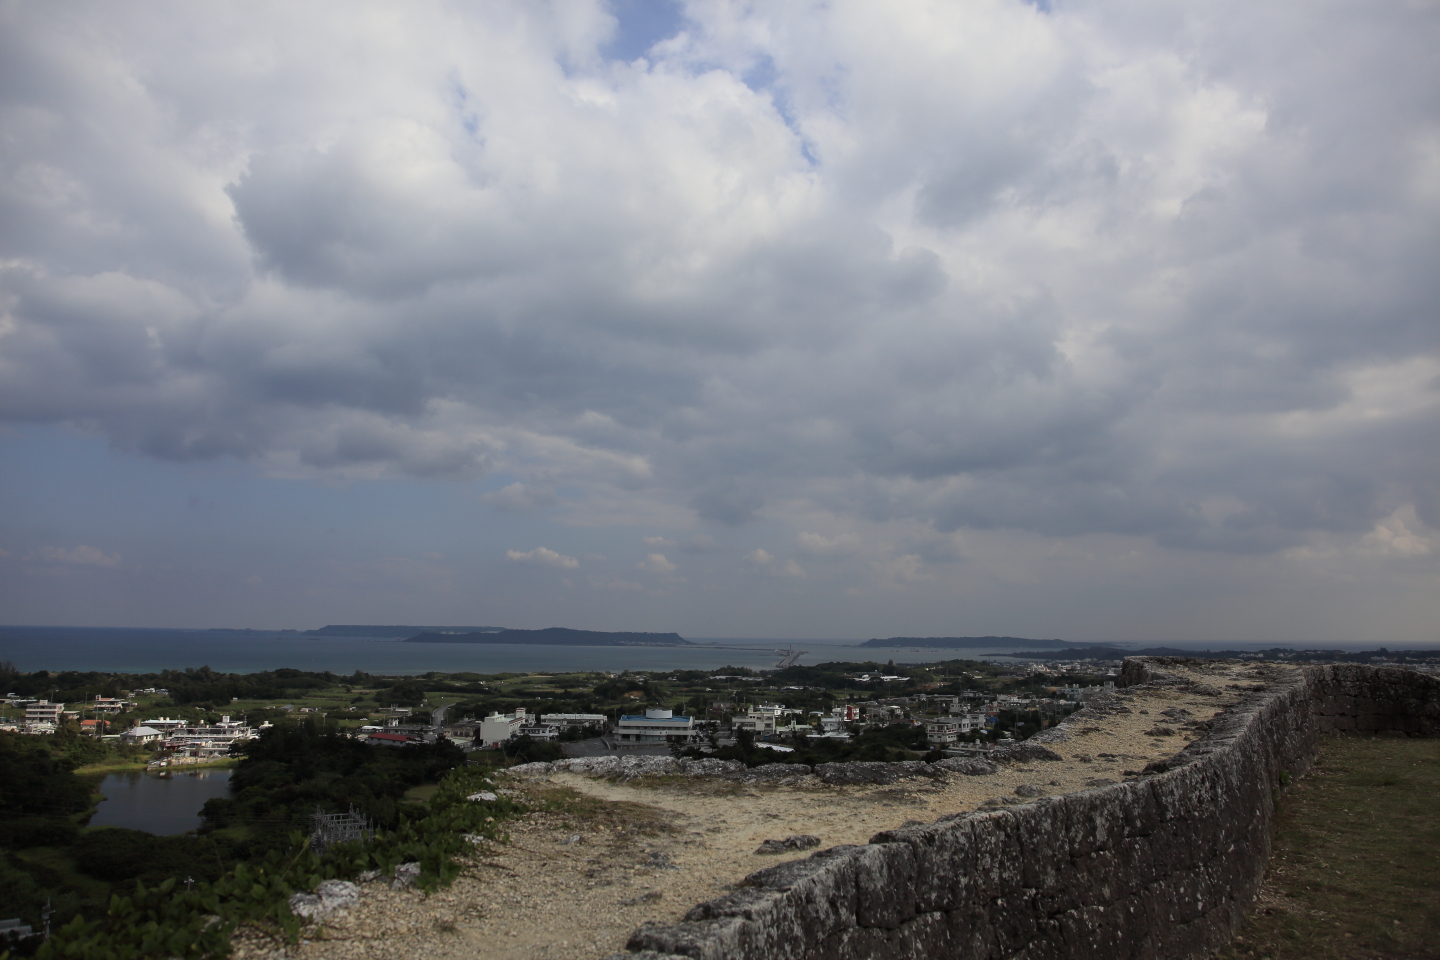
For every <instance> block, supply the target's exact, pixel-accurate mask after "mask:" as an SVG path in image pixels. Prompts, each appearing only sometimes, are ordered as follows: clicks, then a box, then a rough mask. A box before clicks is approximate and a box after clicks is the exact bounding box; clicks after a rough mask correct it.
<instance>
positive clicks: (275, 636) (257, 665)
mask: <svg viewBox="0 0 1440 960" xmlns="http://www.w3.org/2000/svg"><path fill="white" fill-rule="evenodd" d="M687 639H692V642H693V643H694V645H693V646H683V647H569V646H540V645H532V644H510V643H503V644H502V643H494V644H491V643H476V644H467V643H402V642H400V641H398V640H373V639H363V638H352V637H313V636H309V635H307V634H303V633H296V632H293V631H292V632H273V631H262V630H255V631H244V630H166V629H139V628H117V627H0V662H3V661H6V660H8V661H10V662H12V663H14V664H15V666H16V667H17V668H18V669H20V670H22V671H24V672H26V673H29V672H33V671H36V670H52V671H62V670H97V671H106V672H113V673H156V672H159V671H160V670H167V669H169V670H175V669H183V668H185V667H201V666H208V667H210V668H211V669H214V670H218V671H220V672H222V673H254V672H256V671H259V670H274V669H277V668H279V667H293V668H295V669H298V670H314V671H323V670H329V671H331V672H333V673H339V674H349V673H354V672H355V671H356V670H361V671H364V672H365V673H374V674H382V675H386V676H398V675H405V674H420V673H429V672H430V671H432V670H436V671H440V672H443V673H462V672H467V671H468V672H473V673H512V672H527V673H528V672H543V671H551V672H564V671H570V670H605V671H610V672H616V671H620V670H718V669H720V668H723V667H726V666H732V667H749V668H751V669H755V670H758V669H768V668H771V667H774V666H775V663H776V661H777V660H779V659H780V656H781V653H782V651H784V650H786V649H788V648H789V647H790V646H791V645H792V644H793V646H794V648H795V649H796V650H807V651H809V652H808V653H806V654H805V655H804V656H802V657H800V660H799V662H800V663H801V664H807V665H808V664H816V663H826V662H833V661H843V660H850V661H856V660H875V661H879V662H881V663H883V662H885V661H887V660H894V661H895V662H896V663H924V662H933V661H936V660H957V659H977V658H979V657H982V656H983V657H991V656H1003V655H1004V654H1006V653H1010V652H1013V650H1010V649H1007V648H1000V647H997V648H987V649H965V650H937V649H933V648H930V649H925V648H914V647H910V648H904V649H899V648H896V649H884V648H873V647H866V648H858V647H857V646H856V644H857V643H858V641H853V640H852V641H845V640H800V641H791V640H764V639H759V640H757V639H753V638H752V639H724V638H704V639H694V638H687ZM1162 643H1163V645H1165V646H1171V647H1179V648H1182V649H1192V650H1205V649H1207V648H1208V649H1214V650H1220V649H1231V650H1258V649H1262V648H1265V647H1273V646H1294V647H1296V648H1301V647H1303V646H1307V645H1302V644H1287V643H1226V642H1223V641H1212V642H1209V643H1187V642H1175V641H1159V642H1147V643H1114V644H1112V645H1113V646H1117V647H1120V648H1122V649H1136V648H1139V647H1147V646H1153V645H1160V644H1162ZM1313 646H1316V647H1324V648H1325V649H1344V650H1373V649H1375V648H1376V647H1377V646H1380V644H1379V643H1377V642H1375V641H1366V642H1353V643H1317V644H1313ZM1409 646H1419V645H1418V644H1392V645H1391V649H1401V648H1404V647H1409ZM1428 646H1434V644H1430V645H1428ZM3 693H4V691H0V694H3Z"/></svg>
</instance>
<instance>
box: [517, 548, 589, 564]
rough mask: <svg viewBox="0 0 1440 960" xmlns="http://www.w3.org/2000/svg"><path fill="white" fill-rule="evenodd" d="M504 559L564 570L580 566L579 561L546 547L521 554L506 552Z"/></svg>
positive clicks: (518, 552) (519, 552)
mask: <svg viewBox="0 0 1440 960" xmlns="http://www.w3.org/2000/svg"><path fill="white" fill-rule="evenodd" d="M505 559H506V560H509V561H511V562H512V563H539V564H543V565H544V566H547V567H564V568H566V569H573V568H574V567H578V566H580V561H579V560H576V559H575V558H574V557H567V556H565V555H564V554H562V553H557V552H555V551H554V550H551V549H549V548H547V547H536V548H535V549H534V550H526V551H524V552H523V553H522V552H521V551H519V550H506V551H505Z"/></svg>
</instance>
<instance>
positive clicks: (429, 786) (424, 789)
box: [403, 783, 440, 802]
mask: <svg viewBox="0 0 1440 960" xmlns="http://www.w3.org/2000/svg"><path fill="white" fill-rule="evenodd" d="M439 792H440V784H438V783H422V784H420V785H419V786H418V787H411V788H410V789H409V790H406V791H405V796H404V798H403V799H406V800H419V801H421V802H425V801H428V800H429V799H430V798H431V797H433V796H435V794H437V793H439Z"/></svg>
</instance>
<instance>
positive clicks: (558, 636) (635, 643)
mask: <svg viewBox="0 0 1440 960" xmlns="http://www.w3.org/2000/svg"><path fill="white" fill-rule="evenodd" d="M405 642H406V643H523V644H547V645H554V646H570V647H682V646H683V647H688V646H692V644H691V643H690V641H689V640H686V639H685V638H684V637H682V636H680V634H678V633H623V632H622V633H605V632H603V631H600V630H571V629H570V628H568V627H547V628H545V629H544V630H486V631H477V632H474V633H439V632H437V631H434V630H427V631H425V632H423V633H419V634H416V635H415V636H413V637H409V638H407V639H406V640H405Z"/></svg>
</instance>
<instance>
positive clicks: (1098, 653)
mask: <svg viewBox="0 0 1440 960" xmlns="http://www.w3.org/2000/svg"><path fill="white" fill-rule="evenodd" d="M1014 656H1016V657H1023V658H1025V659H1030V660H1123V659H1125V658H1126V657H1190V658H1195V659H1202V660H1288V661H1293V662H1297V663H1311V662H1320V663H1327V662H1335V663H1434V662H1436V661H1440V650H1387V649H1386V648H1384V647H1380V648H1379V649H1378V650H1360V651H1357V652H1355V653H1346V652H1345V651H1344V650H1295V649H1293V648H1291V647H1271V648H1270V649H1268V650H1213V651H1212V650H1182V649H1179V648H1178V647H1143V648H1141V649H1138V650H1121V649H1120V648H1118V647H1109V646H1079V645H1076V646H1072V647H1070V648H1069V649H1067V650H1026V651H1023V652H1016V653H1015V654H1014Z"/></svg>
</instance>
